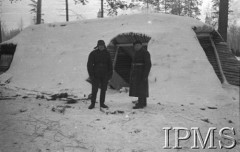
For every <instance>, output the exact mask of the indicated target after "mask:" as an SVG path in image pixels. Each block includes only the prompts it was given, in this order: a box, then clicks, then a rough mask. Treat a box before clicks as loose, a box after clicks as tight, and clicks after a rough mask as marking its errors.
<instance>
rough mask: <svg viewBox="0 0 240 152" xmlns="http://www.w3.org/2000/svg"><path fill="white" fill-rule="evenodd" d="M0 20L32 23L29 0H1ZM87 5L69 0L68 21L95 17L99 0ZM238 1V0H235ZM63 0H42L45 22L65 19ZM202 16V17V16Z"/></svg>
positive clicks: (6, 25) (10, 26)
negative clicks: (15, 0) (14, 0)
mask: <svg viewBox="0 0 240 152" xmlns="http://www.w3.org/2000/svg"><path fill="white" fill-rule="evenodd" d="M1 1H2V8H1V20H2V21H3V26H4V28H7V29H8V30H9V29H13V28H17V27H18V26H19V24H20V22H21V20H22V21H23V24H24V27H26V26H29V25H30V24H32V18H33V14H30V9H31V7H30V6H29V5H28V4H29V2H30V0H21V1H18V2H17V3H14V2H13V3H12V4H11V3H10V2H9V0H1ZM88 1H89V3H88V4H87V5H84V6H83V5H81V4H78V5H75V4H74V1H73V0H69V9H70V21H74V20H80V19H88V18H96V17H97V12H98V10H99V8H100V0H88ZM236 1H239V0H236ZM210 2H211V0H203V6H202V8H201V10H202V15H203V16H205V11H206V8H207V6H210V5H209V3H210ZM238 6H239V7H238V8H240V3H238ZM64 9H65V0H42V13H43V14H44V15H43V17H42V18H43V19H44V22H45V23H51V22H64V21H65V12H64ZM203 16H202V18H204V17H203Z"/></svg>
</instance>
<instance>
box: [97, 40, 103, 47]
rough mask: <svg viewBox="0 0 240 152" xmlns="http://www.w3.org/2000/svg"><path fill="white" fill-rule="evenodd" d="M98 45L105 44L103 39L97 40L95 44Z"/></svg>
mask: <svg viewBox="0 0 240 152" xmlns="http://www.w3.org/2000/svg"><path fill="white" fill-rule="evenodd" d="M99 45H104V46H105V42H104V41H103V40H98V42H97V46H99Z"/></svg>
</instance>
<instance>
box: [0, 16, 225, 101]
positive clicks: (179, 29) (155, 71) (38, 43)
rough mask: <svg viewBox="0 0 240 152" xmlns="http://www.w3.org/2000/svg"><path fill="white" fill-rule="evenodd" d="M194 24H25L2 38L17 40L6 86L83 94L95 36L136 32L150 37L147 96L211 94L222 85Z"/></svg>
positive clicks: (171, 19)
mask: <svg viewBox="0 0 240 152" xmlns="http://www.w3.org/2000/svg"><path fill="white" fill-rule="evenodd" d="M65 25H66V26H65ZM193 26H203V23H201V22H199V21H197V20H195V19H191V18H187V17H178V16H172V15H160V14H135V15H125V16H120V17H116V18H107V19H93V20H84V21H81V22H69V23H58V24H44V25H38V26H30V27H28V28H27V29H26V30H24V31H23V32H22V33H21V34H19V35H18V36H17V37H15V38H14V39H12V40H10V41H8V42H7V43H10V42H11V43H16V44H17V50H16V53H15V56H14V59H13V62H12V65H11V67H10V69H9V70H8V71H7V73H6V74H7V75H10V76H12V78H11V82H10V84H9V85H10V86H16V87H20V88H26V89H29V90H38V91H51V92H58V91H61V90H68V91H72V92H75V93H76V92H77V93H78V95H81V94H88V93H90V85H89V83H87V82H86V81H85V80H86V78H87V77H88V74H87V69H86V62H87V58H88V54H89V53H90V51H92V49H93V47H95V46H96V42H97V40H98V39H104V40H105V42H106V43H109V42H110V40H111V39H112V38H114V37H115V36H117V35H118V34H120V33H123V32H136V33H144V34H147V35H148V36H150V37H151V38H152V39H151V41H150V42H149V52H150V53H151V56H152V64H153V67H152V70H151V73H150V78H149V81H150V95H151V96H156V97H158V96H159V93H160V94H161V98H163V99H164V100H170V101H175V100H176V101H177V100H179V98H181V99H182V100H190V99H189V98H191V96H195V97H196V96H199V97H203V96H206V95H207V94H209V95H210V96H211V95H214V94H215V93H216V92H221V91H222V89H221V84H220V81H219V80H218V78H217V76H216V75H215V73H214V70H213V68H212V67H211V65H210V63H209V62H208V60H207V58H206V56H205V53H204V51H203V49H202V48H201V46H200V44H199V43H198V40H197V38H196V35H195V33H194V31H193V30H192V27H193ZM0 77H4V75H2V76H0ZM0 80H1V78H0ZM169 93H170V94H169ZM206 102H207V101H206Z"/></svg>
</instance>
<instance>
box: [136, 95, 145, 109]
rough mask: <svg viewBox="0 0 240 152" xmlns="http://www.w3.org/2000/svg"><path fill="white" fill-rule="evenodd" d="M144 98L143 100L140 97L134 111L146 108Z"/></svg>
mask: <svg viewBox="0 0 240 152" xmlns="http://www.w3.org/2000/svg"><path fill="white" fill-rule="evenodd" d="M144 103H145V102H144V98H141V97H139V98H138V103H137V104H136V105H135V106H134V107H133V109H142V108H144V107H145V104H144Z"/></svg>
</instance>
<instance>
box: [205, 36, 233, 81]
mask: <svg viewBox="0 0 240 152" xmlns="http://www.w3.org/2000/svg"><path fill="white" fill-rule="evenodd" d="M209 39H210V41H211V44H212V47H213V50H214V54H215V56H216V58H217V65H218V67H219V71H220V74H221V76H222V79H223V84H229V83H228V81H227V79H226V77H225V75H224V73H223V68H222V64H221V61H220V58H219V56H218V53H217V49H216V46H215V44H214V42H213V40H212V37H209Z"/></svg>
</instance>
